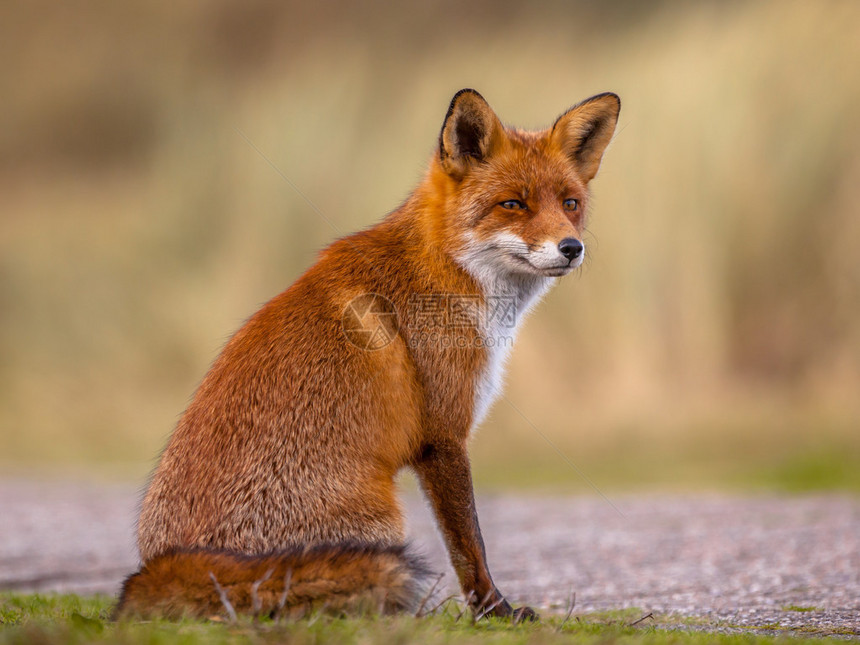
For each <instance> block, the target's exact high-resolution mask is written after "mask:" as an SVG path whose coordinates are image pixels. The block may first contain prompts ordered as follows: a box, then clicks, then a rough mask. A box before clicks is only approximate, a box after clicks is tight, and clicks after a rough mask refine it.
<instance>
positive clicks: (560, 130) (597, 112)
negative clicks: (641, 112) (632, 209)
mask: <svg viewBox="0 0 860 645" xmlns="http://www.w3.org/2000/svg"><path fill="white" fill-rule="evenodd" d="M620 109H621V99H619V98H618V96H617V95H616V94H613V93H612V92H605V93H603V94H598V95H597V96H592V97H591V98H590V99H586V100H584V101H583V102H582V103H580V104H579V105H575V106H574V107H572V108H570V109H569V110H568V111H567V112H565V113H564V114H562V115H561V116H560V117H558V120H556V122H555V125H553V126H552V134H551V135H550V136H551V137H552V139H553V140H554V141H555V142H556V144H557V145H558V146H559V147H560V148H561V149H562V150H563V151H564V152H565V154H567V156H568V157H569V158H570V160H571V161H572V162H573V163H574V165H575V166H576V167H577V169H578V170H579V172H580V173H581V176H582V178H583V179H584V180H585V182H586V183H588V182H589V181H591V180H592V179H594V176H595V175H596V174H597V169H598V168H600V159H601V158H602V157H603V151H604V150H605V149H606V146H608V145H609V142H610V140H611V139H612V134H613V133H614V132H615V124H616V123H618V112H619V110H620Z"/></svg>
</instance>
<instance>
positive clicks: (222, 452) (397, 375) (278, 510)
mask: <svg viewBox="0 0 860 645" xmlns="http://www.w3.org/2000/svg"><path fill="white" fill-rule="evenodd" d="M618 109H619V102H618V98H617V97H616V96H615V95H614V94H604V95H599V96H596V97H593V98H592V99H589V100H588V101H585V102H583V103H581V104H580V105H578V106H576V107H574V108H572V109H571V110H570V111H568V112H567V113H565V114H563V115H562V116H561V117H559V119H558V120H557V121H556V123H555V125H554V126H553V127H552V128H550V129H548V130H545V131H542V132H534V133H532V132H522V131H519V130H514V129H510V128H506V127H504V126H503V125H502V124H501V122H500V121H499V120H498V118H497V117H496V116H495V114H494V113H493V112H492V110H491V109H490V107H489V105H487V103H486V102H485V101H484V100H483V98H482V97H481V96H480V95H479V94H478V93H477V92H474V91H472V90H464V91H462V92H459V93H458V94H457V95H456V96H455V97H454V100H453V101H452V103H451V107H450V108H449V111H448V114H447V116H446V118H445V122H444V124H443V128H442V133H441V135H440V147H439V153H438V154H437V155H434V157H433V159H432V161H431V163H430V168H429V171H428V173H427V175H426V177H425V178H424V180H423V181H422V182H421V184H420V185H419V186H418V188H417V189H416V190H415V192H414V193H413V194H412V195H411V196H410V197H409V198H408V199H407V200H406V202H405V203H404V204H403V205H402V206H401V207H400V208H398V209H397V210H395V211H394V212H392V213H391V214H389V215H388V216H387V217H385V218H384V219H383V220H382V221H380V222H379V223H378V224H376V225H375V226H373V227H372V228H370V229H367V230H365V231H361V232H358V233H355V234H353V235H350V236H348V237H345V238H343V239H341V240H338V241H336V242H335V243H333V244H332V245H331V246H330V247H329V248H327V249H326V250H325V251H323V252H322V254H321V256H320V258H319V260H318V261H317V263H316V264H314V265H313V266H312V267H311V268H310V269H308V271H307V272H306V273H305V274H304V275H302V276H301V277H300V278H299V279H298V280H297V281H296V282H295V283H294V284H293V285H292V286H291V287H290V288H288V289H287V290H286V291H284V292H283V293H282V294H280V295H279V296H277V297H275V298H274V299H272V300H271V301H270V302H269V303H267V304H266V305H265V306H264V307H263V308H262V309H261V310H260V311H258V312H257V313H256V314H255V315H254V316H253V317H252V318H251V319H250V320H248V322H247V323H246V324H245V325H244V326H243V327H242V328H241V329H240V330H239V331H238V332H237V333H236V334H235V336H233V338H232V339H231V340H230V341H229V342H228V343H227V345H226V347H225V348H224V350H223V352H222V353H221V355H220V356H219V358H218V359H217V360H216V361H215V363H214V365H213V366H212V368H211V369H210V371H209V373H208V374H207V375H206V377H205V378H204V380H203V382H202V384H201V385H200V388H199V389H198V391H197V393H196V394H195V396H194V399H193V400H192V402H191V404H190V406H189V408H188V409H187V410H186V412H185V414H184V415H183V417H182V419H181V420H180V422H179V424H178V426H177V428H176V430H175V432H174V433H173V435H172V437H171V438H170V441H169V443H168V445H167V447H166V449H165V450H164V453H163V455H162V457H161V461H160V463H159V465H158V467H157V469H156V470H155V473H154V474H153V477H152V481H151V483H150V485H149V488H148V490H147V492H146V495H145V498H144V500H143V505H142V510H141V515H140V522H139V547H140V554H141V559H142V560H143V562H144V563H145V564H144V568H143V570H142V571H141V573H140V574H138V576H139V577H133V578H132V579H131V580H130V581H129V586H127V588H126V594H125V595H124V598H127V599H130V598H132V597H133V598H135V599H136V600H135V605H134V606H135V612H138V613H147V612H146V611H144V609H145V607H144V604H145V602H149V603H150V604H151V606H152V607H154V608H161V609H157V610H156V609H154V610H153V611H156V613H157V612H158V611H163V612H164V613H166V614H168V615H174V614H175V612H174V610H173V609H171V607H174V606H180V607H181V608H182V611H183V612H186V611H187V612H189V613H192V614H194V615H203V614H206V613H207V612H209V611H211V610H212V600H211V598H212V590H211V589H208V587H207V583H206V580H207V572H206V567H209V566H213V567H214V566H216V564H217V566H220V564H218V563H220V562H222V561H223V560H224V559H225V558H227V559H228V560H229V562H230V564H229V566H227V570H229V571H231V572H233V571H234V570H235V569H241V568H242V567H244V566H249V567H251V568H253V571H254V572H253V573H249V574H248V575H245V576H244V577H242V576H241V575H240V574H239V573H236V574H235V577H237V579H238V578H240V577H241V579H242V580H244V581H245V582H247V581H248V580H251V579H252V578H253V577H254V576H255V575H257V574H259V573H260V571H261V570H265V568H266V566H268V564H266V563H269V562H270V560H265V558H271V557H274V556H269V555H266V554H269V553H271V552H273V551H280V550H292V549H296V548H299V549H304V548H307V547H313V546H317V545H322V544H329V545H337V544H346V543H361V544H373V545H377V547H375V548H386V547H392V546H395V545H401V544H403V541H404V537H405V536H404V527H403V518H402V512H401V509H400V506H399V504H398V501H397V497H396V491H395V485H394V478H395V475H396V474H397V472H398V471H399V470H400V469H401V468H403V467H411V468H413V469H414V470H415V471H416V473H417V475H418V478H419V480H420V482H421V485H422V487H423V488H424V491H425V492H426V494H427V496H428V498H429V500H430V502H431V504H432V506H433V509H434V512H435V513H436V516H437V519H438V521H439V524H440V528H441V530H442V533H443V535H444V537H445V540H446V543H447V546H448V549H449V552H450V555H451V560H452V563H453V564H454V567H455V569H456V571H457V574H458V576H459V579H460V583H461V586H462V588H463V590H464V593H468V592H472V594H473V595H472V597H473V598H475V599H476V603H480V602H481V601H482V600H484V601H486V602H487V603H488V604H492V603H494V604H495V605H496V606H495V609H494V613H496V614H499V615H506V614H509V613H510V612H511V611H512V609H511V607H510V605H508V603H507V602H505V601H504V599H503V597H502V596H501V594H500V593H499V592H498V590H497V589H496V588H495V585H494V584H493V582H492V579H491V577H490V574H489V570H488V568H487V564H486V557H485V555H484V546H483V542H482V540H481V535H480V529H479V527H478V522H477V515H476V514H475V509H474V497H473V493H472V483H471V475H470V473H469V462H468V456H467V453H466V441H467V438H468V436H469V433H470V431H471V429H472V428H473V427H474V426H475V425H476V424H477V423H479V422H480V420H481V418H482V417H483V414H484V413H485V412H486V409H487V408H488V407H489V405H490V404H491V402H492V399H493V397H494V396H495V395H496V393H497V392H498V388H499V379H500V374H501V366H502V364H503V362H504V354H505V352H504V351H502V350H498V349H494V348H493V347H492V346H491V345H490V342H489V341H490V340H493V339H494V338H495V336H494V335H498V334H499V330H500V329H502V328H501V327H500V326H499V324H498V323H497V322H496V323H494V322H492V321H489V322H488V317H487V311H488V310H489V307H490V306H491V305H492V303H493V302H495V300H494V299H495V298H507V299H508V300H509V301H510V302H512V303H514V309H513V312H514V318H515V319H516V320H515V321H514V322H515V323H518V322H519V319H521V318H522V316H524V315H525V312H526V311H527V310H528V309H529V307H530V306H531V305H532V304H533V303H534V302H535V301H536V300H537V299H538V298H539V297H540V296H541V295H542V294H543V293H544V292H545V291H546V289H547V288H548V287H549V286H550V285H551V284H552V282H553V281H554V280H555V278H556V277H558V276H560V275H564V274H566V273H568V272H570V271H571V270H573V269H574V268H575V267H576V266H578V262H580V261H581V257H580V256H579V255H574V253H575V251H573V250H571V249H573V248H574V247H572V246H570V243H571V241H572V243H575V244H579V242H578V240H579V238H580V237H581V234H582V230H583V226H584V217H585V212H586V206H587V192H586V189H587V184H588V182H589V181H590V180H591V179H592V178H593V176H594V174H595V173H596V171H597V167H598V165H599V162H600V157H601V155H602V153H603V150H604V148H605V146H606V145H607V144H608V142H609V139H610V137H611V135H612V132H613V131H614V128H615V122H616V119H617V116H618ZM565 243H568V246H566V247H564V244H565ZM580 246H581V245H580ZM563 247H564V248H565V249H566V250H565V251H564V252H563V251H562V248H563ZM579 250H580V251H581V250H582V249H581V248H580V249H579ZM564 253H568V254H569V255H564ZM363 294H378V296H379V297H381V298H380V300H379V302H381V303H385V306H386V307H388V308H389V309H387V310H386V311H385V312H383V314H390V315H388V316H387V317H386V315H381V316H376V318H375V319H376V320H377V322H378V321H379V320H385V321H386V323H385V324H386V325H388V326H387V327H385V330H384V331H386V332H387V333H388V334H389V336H387V337H386V338H387V339H388V340H390V342H388V343H387V344H385V345H384V346H382V347H380V348H378V349H375V350H373V351H371V350H368V349H367V348H362V347H359V346H356V344H354V343H353V342H350V338H349V337H348V336H349V333H351V332H350V330H351V329H353V328H360V325H362V324H363V323H364V318H363V317H362V315H363V314H362V313H361V311H359V312H358V313H354V314H350V315H347V314H345V312H347V311H348V307H349V305H350V303H351V302H353V301H354V299H355V298H357V297H358V298H360V297H362V296H363ZM373 297H374V298H376V297H377V296H373ZM416 298H419V299H420V298H425V299H426V298H430V299H431V300H432V299H434V298H435V299H436V305H438V304H439V302H444V303H445V306H446V307H449V308H450V306H452V303H455V304H456V302H459V301H463V302H472V301H473V302H475V303H477V305H478V310H479V312H480V316H483V317H480V319H479V318H474V317H473V318H468V317H467V319H466V322H465V323H464V322H463V321H460V324H457V325H451V324H443V325H435V326H434V327H433V329H432V332H433V333H432V334H430V335H428V334H427V333H426V331H427V329H426V328H425V327H423V326H422V324H421V321H420V314H421V312H420V311H418V312H417V313H416V307H415V302H416ZM445 313H446V315H449V316H450V315H451V311H448V310H446V312H445ZM374 316H375V314H373V315H371V316H370V318H371V319H374ZM356 326H358V327H356ZM515 326H516V325H515V324H514V325H513V327H512V328H511V334H512V333H513V331H514V330H515ZM360 331H361V330H360V329H359V332H360ZM502 331H504V330H502ZM496 340H498V339H496ZM194 548H205V549H217V550H219V551H229V552H232V553H234V554H244V556H259V557H260V558H262V559H261V560H253V559H251V560H249V559H247V557H238V556H227V555H218V556H212V555H211V554H204V553H202V552H194V551H184V550H183V549H194ZM177 549H178V550H177ZM290 552H291V553H292V551H290ZM312 553H315V554H316V555H317V556H319V557H323V556H324V557H329V556H331V555H332V553H329V552H325V553H323V552H312ZM164 554H170V555H167V556H165V555H164ZM290 557H292V556H290ZM213 558H215V560H217V562H215V561H214V560H212V559H213ZM230 558H233V559H230ZM264 560H265V562H264ZM358 563H361V565H360V566H364V560H356V565H355V566H359V564H358ZM278 566H279V567H280V566H281V565H278ZM156 568H157V569H158V571H159V573H157V574H156V573H153V571H154V570H155V569H156ZM174 569H176V570H177V571H184V570H185V569H192V570H193V571H194V572H193V574H189V575H188V576H186V577H185V578H182V579H188V580H191V579H194V580H196V581H197V582H195V583H194V584H195V585H197V584H199V583H200V581H201V580H202V586H203V587H204V588H206V590H205V593H203V592H201V593H199V594H197V596H196V597H199V598H200V599H201V601H200V602H201V604H200V608H199V609H193V608H191V607H190V604H189V602H190V601H189V602H181V603H180V602H178V601H177V603H178V604H177V605H173V604H171V602H172V601H170V600H169V599H168V596H170V595H171V594H174V593H175V594H180V591H176V585H175V584H172V585H160V584H147V585H144V584H143V582H142V580H146V579H147V578H148V577H150V576H151V577H152V578H153V580H162V579H165V578H164V576H168V575H169V572H170V571H172V570H174ZM368 571H369V570H368ZM225 575H226V573H225ZM231 575H233V574H232V573H231ZM242 575H243V574H242ZM370 575H371V574H370V573H369V572H368V576H370ZM177 579H180V578H179V577H178V578H177ZM193 595H194V594H192V596H193ZM204 596H205V599H204ZM141 599H143V600H141ZM144 600H145V602H144Z"/></svg>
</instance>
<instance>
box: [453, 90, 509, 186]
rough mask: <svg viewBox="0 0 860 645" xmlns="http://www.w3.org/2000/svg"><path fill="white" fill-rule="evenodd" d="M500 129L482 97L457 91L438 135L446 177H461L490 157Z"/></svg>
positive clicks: (496, 118) (472, 92)
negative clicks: (476, 164)
mask: <svg viewBox="0 0 860 645" xmlns="http://www.w3.org/2000/svg"><path fill="white" fill-rule="evenodd" d="M504 129H505V128H504V126H503V125H502V123H501V121H499V117H497V116H496V114H495V112H493V110H492V109H491V108H490V106H489V105H488V104H487V102H486V101H485V100H484V97H483V96H481V95H480V94H478V93H477V92H476V91H475V90H469V89H466V90H460V91H459V92H457V93H456V94H455V95H454V98H453V99H452V100H451V106H450V107H449V108H448V114H446V115H445V122H444V123H443V124H442V132H441V133H440V134H439V158H440V160H441V162H442V167H443V168H444V169H445V171H446V172H447V173H448V174H450V175H455V176H459V177H462V176H463V175H464V174H465V173H466V171H467V170H468V168H469V166H470V164H472V163H474V162H475V161H478V162H481V161H484V160H486V159H487V158H489V157H490V156H491V155H492V154H493V152H494V151H495V149H496V148H497V147H498V145H499V143H500V142H501V140H502V136H503V134H504Z"/></svg>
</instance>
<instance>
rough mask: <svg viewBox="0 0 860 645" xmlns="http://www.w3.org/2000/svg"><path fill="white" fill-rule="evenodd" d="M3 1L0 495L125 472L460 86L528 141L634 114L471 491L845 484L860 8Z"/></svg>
mask: <svg viewBox="0 0 860 645" xmlns="http://www.w3.org/2000/svg"><path fill="white" fill-rule="evenodd" d="M3 13H4V18H3V20H2V24H1V25H0V72H2V73H0V79H2V80H0V83H2V86H0V92H2V97H3V99H2V102H1V103H0V117H2V123H3V127H2V131H0V467H2V469H3V472H4V473H6V474H7V475H8V474H11V475H17V474H25V473H26V474H33V473H35V474H37V475H38V476H44V477H63V476H68V475H74V476H82V477H105V478H119V479H123V480H127V481H135V482H142V481H143V478H144V477H145V475H146V474H147V473H148V471H149V470H150V469H151V468H152V466H153V465H154V460H155V458H156V456H157V454H158V452H159V450H160V449H161V447H162V446H163V444H164V442H165V440H166V438H167V436H168V434H169V433H170V431H171V430H172V428H173V425H174V424H175V422H176V420H177V418H178V416H179V414H180V413H181V411H182V410H183V408H184V407H185V406H186V404H187V402H188V400H189V397H190V396H191V394H192V393H193V391H194V389H195V387H196V385H197V383H198V382H199V381H200V379H201V378H202V376H203V374H204V373H205V371H206V369H207V368H208V366H209V364H210V362H211V361H212V360H213V359H214V358H215V356H216V355H217V353H218V351H219V349H220V347H221V346H222V344H223V343H224V342H225V341H226V339H227V338H228V337H229V335H230V334H231V333H232V332H233V331H234V330H235V329H236V328H237V327H238V326H239V325H240V324H241V323H242V321H243V320H244V319H245V318H246V317H248V316H249V315H250V314H251V313H253V311H254V310H255V309H256V308H257V307H258V306H259V305H260V304H261V303H263V302H264V301H266V300H267V299H268V298H270V297H271V296H273V295H275V294H276V293H278V292H279V291H281V290H283V289H284V288H285V287H287V286H288V285H289V284H290V283H291V282H292V281H293V280H294V279H295V278H296V277H297V276H298V275H299V274H300V273H301V272H302V271H303V270H304V269H305V268H307V267H308V266H309V265H310V264H311V263H312V262H313V261H314V258H315V256H316V254H317V252H318V251H319V250H320V249H321V248H322V247H324V246H325V245H326V244H327V243H328V242H330V241H331V240H332V239H334V238H335V237H338V236H339V235H343V234H345V233H348V232H350V231H353V230H355V229H357V228H360V227H365V226H368V225H370V224H372V223H373V222H375V221H377V220H378V219H379V218H380V217H382V216H383V215H384V214H385V213H386V212H388V211H390V210H392V209H394V208H395V207H397V206H398V205H399V203H400V202H401V201H402V200H403V199H404V198H405V197H406V195H407V194H408V193H409V192H410V191H411V190H412V188H413V187H414V186H415V184H416V183H417V182H418V180H419V179H420V178H421V176H422V174H423V172H424V170H425V168H426V164H427V160H428V159H429V157H430V155H431V154H432V153H433V151H434V148H435V145H436V137H437V135H438V131H439V128H440V126H441V123H442V119H443V116H444V114H445V110H446V108H447V106H448V102H449V101H450V99H451V96H452V95H453V94H454V92H455V91H457V90H458V89H460V88H462V87H474V88H476V89H478V90H479V91H480V92H481V93H482V94H483V95H484V96H485V97H486V98H487V100H488V101H489V102H490V104H491V105H492V106H493V107H494V109H495V110H496V111H497V113H498V114H499V115H500V117H501V118H502V119H503V120H504V121H506V122H508V123H511V124H515V125H517V126H521V127H529V128H537V127H545V126H548V125H550V124H551V123H552V122H553V120H554V119H555V117H556V116H557V115H558V114H560V113H561V112H563V111H564V110H565V109H567V108H568V107H569V106H570V105H572V104H574V103H576V102H578V101H580V100H582V99H584V98H586V97H588V96H590V95H592V94H595V93H597V92H601V91H606V90H611V91H614V92H617V93H618V94H619V95H620V96H621V98H622V102H623V108H622V115H621V121H620V123H619V128H618V132H617V136H616V137H615V140H614V142H613V143H612V145H611V146H610V148H609V150H608V152H607V154H606V156H605V159H604V164H603V166H602V169H601V172H600V174H599V175H598V177H597V179H596V180H595V181H594V182H593V184H592V192H593V195H594V199H593V202H592V205H593V207H592V211H591V213H592V219H591V224H590V232H589V235H588V237H587V238H586V243H587V245H588V249H589V251H588V252H589V259H588V263H587V265H586V266H585V268H584V270H582V271H581V272H580V273H579V274H578V275H577V276H576V277H570V278H567V279H565V280H563V281H561V283H560V284H559V286H558V287H557V288H556V289H555V290H554V291H553V292H552V293H551V294H550V296H549V297H548V298H547V299H546V300H545V301H544V303H543V304H542V305H541V306H540V307H539V308H538V309H537V310H536V311H535V313H533V314H532V316H531V318H530V319H529V321H528V323H527V324H526V325H525V326H524V328H523V330H522V332H521V334H520V336H519V339H518V341H517V347H516V349H515V351H514V353H513V359H512V361H511V364H510V369H509V374H508V386H507V390H506V397H507V399H509V401H510V402H508V401H505V400H501V401H500V402H499V403H497V405H496V407H495V409H494V411H493V413H492V414H491V416H490V418H489V419H488V420H487V421H486V422H485V424H484V426H483V428H482V429H481V431H480V432H479V433H478V435H477V437H476V439H475V441H474V442H473V451H474V452H473V454H474V462H475V469H476V480H477V482H478V484H479V485H482V486H484V487H485V488H493V487H525V486H530V487H537V488H541V487H549V488H561V489H564V490H572V491H579V490H581V491H590V490H591V488H590V487H589V484H588V482H587V481H586V478H588V479H590V480H591V481H592V482H593V483H594V484H595V485H596V486H597V487H599V488H600V489H605V490H619V489H623V490H632V491H639V490H644V489H649V488H668V489H681V490H687V489H711V488H719V489H745V490H757V489H776V490H785V491H796V490H810V489H820V488H831V489H833V488H835V489H853V490H860V396H858V393H860V252H858V248H860V152H858V151H860V125H858V114H860V112H858V105H860V73H858V69H860V38H857V35H858V33H860V3H857V2H854V1H852V0H846V1H843V2H836V1H822V2H815V3H812V2H791V1H779V2H716V1H714V2H699V3H686V2H648V3H645V2H636V1H632V0H631V1H625V2H598V1H590V2H586V1H579V2H571V1H558V2H543V3H516V2H490V1H489V0H486V1H479V2H470V3H462V2H459V1H454V0H442V1H440V2H433V3H430V2H427V3H409V4H406V3H404V4H394V3H392V4H388V3H384V2H380V1H371V2H361V3H359V2H347V1H343V0H341V1H335V2H317V3H298V2H294V1H290V2H280V3H270V2H261V1H258V0H250V1H245V2H226V1H224V0H216V1H214V2H209V3H198V2H188V1H185V0H179V1H174V2H171V3H166V2H144V1H141V0H127V1H125V2H121V3H97V2H72V3H59V4H58V3H52V2H44V1H41V0H36V1H33V2H27V3H13V4H12V5H8V4H7V5H6V6H4V9H3ZM281 174H283V175H284V176H285V177H286V178H288V181H286V180H285V179H284V178H283V177H282V176H281ZM297 189H298V190H297ZM299 191H301V194H300V193H299ZM302 195H304V196H306V197H307V200H309V202H311V203H312V204H313V205H315V206H316V208H318V209H319V211H320V212H321V213H322V214H324V215H325V219H324V218H322V217H320V215H318V214H317V213H316V212H315V211H314V208H312V207H311V206H310V205H309V203H308V201H306V200H305V199H304V198H303V197H302ZM326 219H328V220H329V221H330V222H331V223H332V225H331V226H330V225H329V224H328V223H327V222H326ZM511 403H512V404H513V406H512V405H511ZM514 406H515V407H514ZM550 444H552V445H550ZM560 453H561V454H563V455H564V456H565V457H562V456H561V454H560ZM568 461H569V462H570V463H572V464H574V465H575V467H572V466H571V465H570V463H568ZM583 475H584V476H583Z"/></svg>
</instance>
